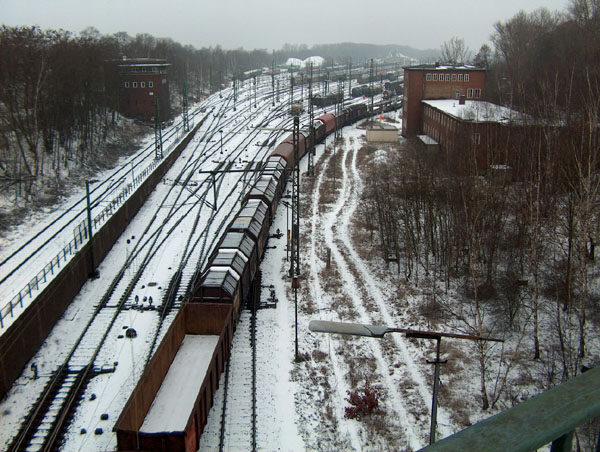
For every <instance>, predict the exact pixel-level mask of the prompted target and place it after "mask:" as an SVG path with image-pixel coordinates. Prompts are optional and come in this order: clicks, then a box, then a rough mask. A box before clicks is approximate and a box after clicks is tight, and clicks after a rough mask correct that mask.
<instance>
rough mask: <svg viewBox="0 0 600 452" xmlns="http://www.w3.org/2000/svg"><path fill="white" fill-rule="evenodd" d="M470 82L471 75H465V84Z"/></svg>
mask: <svg viewBox="0 0 600 452" xmlns="http://www.w3.org/2000/svg"><path fill="white" fill-rule="evenodd" d="M468 81H469V74H465V82H468Z"/></svg>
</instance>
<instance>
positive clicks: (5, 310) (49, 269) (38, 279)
mask: <svg viewBox="0 0 600 452" xmlns="http://www.w3.org/2000/svg"><path fill="white" fill-rule="evenodd" d="M192 128H193V124H190V129H192ZM182 131H183V127H182V126H176V127H175V128H174V133H173V135H174V136H175V138H174V139H173V140H172V141H171V143H170V144H169V145H168V147H167V150H166V152H165V154H164V156H166V155H168V154H170V153H171V151H172V150H173V149H174V148H175V147H176V146H177V145H178V144H179V141H180V140H179V139H180V138H181V135H182ZM159 163H160V161H159V160H156V159H153V160H152V161H151V162H150V164H149V165H147V166H146V167H145V168H144V169H143V170H142V171H141V172H139V173H138V174H137V175H136V176H134V178H133V180H132V182H130V183H128V184H127V185H126V186H125V187H123V188H122V189H121V191H120V192H119V193H118V194H117V195H116V196H115V197H114V198H113V199H111V200H110V201H109V202H108V204H107V205H106V206H105V207H104V208H103V209H102V211H101V212H100V213H99V214H97V215H96V216H95V217H94V218H93V219H92V222H93V226H92V228H93V229H97V228H98V227H99V226H100V225H101V224H102V223H104V222H105V221H106V220H108V218H110V217H111V216H112V215H113V213H114V212H115V211H116V210H117V208H118V207H119V206H120V205H121V204H123V202H125V201H126V200H127V199H128V198H129V195H130V194H131V192H133V191H134V190H135V188H136V187H137V186H138V185H140V183H141V182H143V181H144V180H145V179H146V177H148V175H149V174H150V173H152V171H154V169H155V168H156V166H158V164H159ZM88 237H89V235H88V226H87V221H86V220H83V221H81V223H79V224H78V225H77V226H75V228H73V239H72V240H70V241H69V242H68V243H67V244H66V245H65V246H64V247H63V249H62V250H61V251H59V252H58V254H57V255H56V256H55V257H53V258H52V259H51V260H50V262H48V263H47V264H46V265H44V267H43V268H42V269H41V270H40V271H39V272H38V273H36V275H35V276H34V277H33V278H32V279H31V280H30V281H29V282H28V283H27V284H26V285H25V286H24V287H23V288H22V289H21V290H19V292H18V293H17V294H16V295H15V296H14V297H13V298H12V299H11V300H10V301H9V302H8V303H6V304H5V305H4V306H3V307H2V308H0V328H4V326H5V323H6V321H5V319H7V318H9V317H11V318H12V317H14V315H15V310H16V309H23V307H24V304H26V303H25V301H27V302H29V301H31V300H32V299H33V298H34V296H35V295H37V293H36V292H37V291H39V290H40V286H43V285H44V284H45V283H47V282H48V279H51V276H53V275H54V273H55V272H58V271H60V268H61V266H64V265H65V264H66V263H67V261H68V260H70V259H71V257H72V256H73V255H74V254H76V253H77V252H78V250H79V248H81V246H82V245H83V244H84V243H85V242H87V240H88Z"/></svg>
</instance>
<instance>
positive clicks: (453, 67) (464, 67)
mask: <svg viewBox="0 0 600 452" xmlns="http://www.w3.org/2000/svg"><path fill="white" fill-rule="evenodd" d="M403 69H405V70H406V69H408V70H415V71H485V70H486V69H485V68H483V67H478V66H473V65H472V64H417V65H414V66H404V67H403Z"/></svg>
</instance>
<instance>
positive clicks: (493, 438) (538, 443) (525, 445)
mask: <svg viewBox="0 0 600 452" xmlns="http://www.w3.org/2000/svg"><path fill="white" fill-rule="evenodd" d="M599 416H600V366H598V367H595V368H593V369H590V370H588V371H587V372H584V373H583V374H581V375H579V376H577V377H575V378H573V379H571V380H568V381H566V382H565V383H563V384H561V385H559V386H556V387H554V388H552V389H550V390H548V391H546V392H544V393H542V394H540V395H538V396H536V397H533V398H532V399H529V400H527V401H526V402H523V403H521V404H519V405H517V406H515V407H513V408H510V409H509V410H506V411H503V412H502V413H499V414H497V415H496V416H492V417H490V418H488V419H485V420H483V421H481V422H479V423H477V424H475V425H473V426H472V427H469V428H467V429H465V430H462V431H460V432H458V433H456V434H454V435H452V436H449V437H448V438H444V439H442V440H440V441H439V442H437V443H435V444H432V445H430V446H428V447H425V448H424V449H421V451H422V452H450V451H452V452H454V451H465V452H468V451H477V452H505V451H511V452H530V451H535V450H537V449H539V448H541V447H544V446H546V445H548V444H552V452H568V451H570V450H571V446H572V440H573V435H574V432H575V430H576V429H577V428H578V427H579V426H581V425H582V424H584V423H585V422H587V421H589V420H592V419H594V418H597V417H599ZM596 450H598V449H597V448H596Z"/></svg>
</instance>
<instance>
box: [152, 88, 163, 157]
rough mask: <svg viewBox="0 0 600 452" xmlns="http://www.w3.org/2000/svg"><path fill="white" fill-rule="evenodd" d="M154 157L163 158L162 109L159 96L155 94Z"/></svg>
mask: <svg viewBox="0 0 600 452" xmlns="http://www.w3.org/2000/svg"><path fill="white" fill-rule="evenodd" d="M154 157H155V158H157V159H162V158H163V143H162V126H161V124H160V109H159V107H158V96H154Z"/></svg>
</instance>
